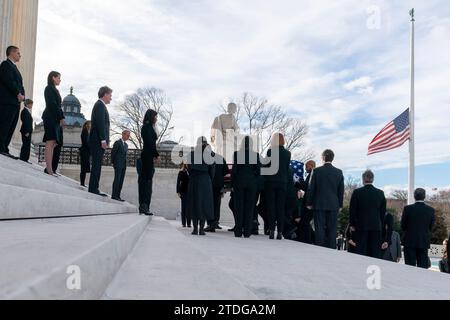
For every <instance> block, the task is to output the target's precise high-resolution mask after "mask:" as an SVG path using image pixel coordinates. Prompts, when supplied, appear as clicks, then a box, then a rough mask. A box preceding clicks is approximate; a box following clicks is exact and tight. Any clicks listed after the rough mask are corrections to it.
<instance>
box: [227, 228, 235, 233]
mask: <svg viewBox="0 0 450 320" xmlns="http://www.w3.org/2000/svg"><path fill="white" fill-rule="evenodd" d="M234 230H236V227H234V228H232V229H229V230H228V232H234Z"/></svg>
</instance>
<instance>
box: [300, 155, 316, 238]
mask: <svg viewBox="0 0 450 320" xmlns="http://www.w3.org/2000/svg"><path fill="white" fill-rule="evenodd" d="M316 166H317V165H316V163H315V162H314V161H308V162H307V163H306V164H305V171H306V173H307V176H306V180H305V181H302V182H300V183H299V184H298V186H297V187H298V188H299V189H300V193H302V194H301V198H302V199H303V200H302V204H301V207H300V216H299V217H296V219H295V222H296V223H297V224H298V237H297V239H298V241H300V242H303V243H308V244H311V243H312V235H311V233H312V230H311V221H312V219H313V217H314V211H312V210H309V209H308V208H307V206H306V199H307V197H308V187H309V184H310V183H311V175H312V172H313V170H314V169H316Z"/></svg>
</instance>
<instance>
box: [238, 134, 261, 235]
mask: <svg viewBox="0 0 450 320" xmlns="http://www.w3.org/2000/svg"><path fill="white" fill-rule="evenodd" d="M260 175H261V160H260V155H259V154H258V153H257V152H254V151H253V141H252V140H251V139H250V137H245V138H244V141H243V143H242V146H241V149H240V150H239V151H237V152H235V153H234V162H233V172H232V186H233V191H234V195H233V196H234V205H235V212H236V227H235V229H234V235H235V236H236V238H241V237H242V235H244V237H245V238H250V236H251V234H252V227H253V226H252V222H253V217H254V212H255V209H256V206H255V204H256V196H257V193H258V179H259V176H260Z"/></svg>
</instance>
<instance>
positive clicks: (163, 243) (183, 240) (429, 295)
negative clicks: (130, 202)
mask: <svg viewBox="0 0 450 320" xmlns="http://www.w3.org/2000/svg"><path fill="white" fill-rule="evenodd" d="M177 228H178V223H177V222H173V223H172V228H169V227H168V226H167V224H166V223H164V221H161V220H158V221H153V222H152V224H151V225H150V226H149V229H148V230H147V232H146V234H145V236H144V237H143V239H141V240H140V242H139V243H138V245H137V246H136V250H135V251H134V252H133V253H132V254H131V255H130V257H129V258H128V260H127V261H126V262H125V264H124V266H123V267H122V269H121V270H120V272H119V273H118V275H117V277H116V278H115V279H114V281H113V283H112V285H111V286H110V287H109V288H108V290H107V295H106V297H105V298H108V299H163V300H172V299H195V300H202V299H206V300H211V299H243V298H244V299H262V300H265V299H282V300H283V299H307V300H308V299H338V300H341V299H343V300H346V299H364V300H366V299H368V300H379V299H388V300H391V299H401V300H404V299H414V300H424V299H430V300H440V299H450V276H449V275H447V274H440V273H436V272H432V271H428V270H421V269H417V268H412V267H409V266H404V265H398V264H394V263H389V262H385V261H382V260H375V259H369V258H366V257H361V256H357V255H351V254H348V253H344V252H338V251H333V250H328V249H323V248H317V247H314V246H309V245H304V244H299V243H296V242H291V241H286V240H285V241H270V240H268V239H267V238H266V237H263V236H258V237H253V238H251V239H248V240H247V239H235V238H234V237H233V236H232V234H230V233H228V232H220V233H216V234H209V235H208V236H206V237H194V236H191V235H190V233H189V230H187V229H178V230H177ZM370 266H377V267H378V268H379V269H380V271H381V278H380V279H381V290H369V289H368V287H367V280H368V278H369V276H370V275H369V274H368V273H367V271H368V267H370ZM252 297H253V298H252Z"/></svg>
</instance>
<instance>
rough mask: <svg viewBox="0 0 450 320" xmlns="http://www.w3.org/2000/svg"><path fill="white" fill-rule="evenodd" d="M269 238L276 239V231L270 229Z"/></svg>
mask: <svg viewBox="0 0 450 320" xmlns="http://www.w3.org/2000/svg"><path fill="white" fill-rule="evenodd" d="M269 239H270V240H275V231H270V236H269Z"/></svg>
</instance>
